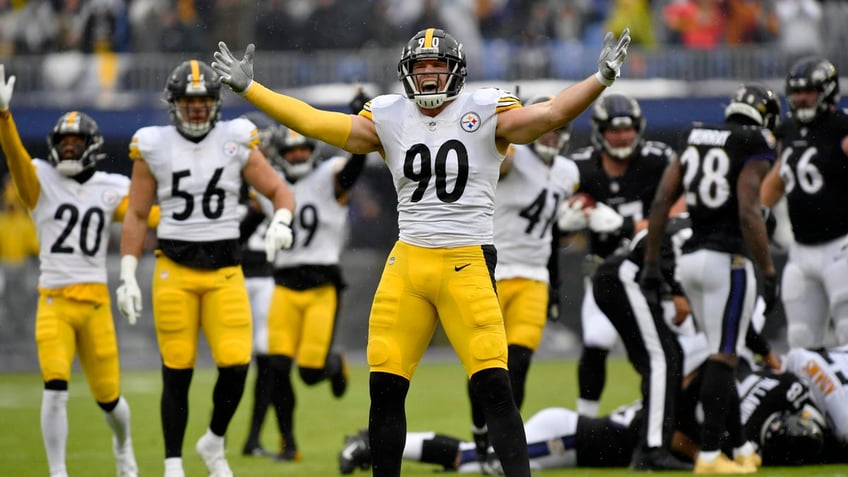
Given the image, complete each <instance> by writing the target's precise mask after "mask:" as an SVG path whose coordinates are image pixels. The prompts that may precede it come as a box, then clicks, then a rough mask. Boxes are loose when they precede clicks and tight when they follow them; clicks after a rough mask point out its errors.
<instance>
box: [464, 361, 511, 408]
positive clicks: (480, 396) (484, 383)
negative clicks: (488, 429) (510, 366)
mask: <svg viewBox="0 0 848 477" xmlns="http://www.w3.org/2000/svg"><path fill="white" fill-rule="evenodd" d="M470 387H471V392H472V394H473V395H474V397H475V399H477V402H478V403H479V404H480V405H481V406H482V407H483V409H485V410H487V412H486V414H489V413H495V414H500V413H503V412H505V411H506V410H509V409H511V408H512V407H513V406H515V403H514V401H513V397H512V385H511V384H510V381H509V373H507V371H506V370H505V369H502V368H489V369H484V370H482V371H477V372H476V373H474V375H472V376H471V380H470Z"/></svg>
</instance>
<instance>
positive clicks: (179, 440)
mask: <svg viewBox="0 0 848 477" xmlns="http://www.w3.org/2000/svg"><path fill="white" fill-rule="evenodd" d="M193 374H194V370H193V369H171V368H169V367H167V366H165V365H162V399H161V401H160V404H159V406H160V412H161V416H162V433H163V434H164V437H165V458H166V459H167V458H169V457H182V455H183V439H184V438H185V429H186V423H187V422H188V388H189V386H190V385H191V377H192V375H193Z"/></svg>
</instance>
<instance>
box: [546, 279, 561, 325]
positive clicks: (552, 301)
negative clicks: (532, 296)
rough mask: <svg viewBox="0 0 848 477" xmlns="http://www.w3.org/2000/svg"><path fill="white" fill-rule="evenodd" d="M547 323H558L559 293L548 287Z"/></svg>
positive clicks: (554, 288)
mask: <svg viewBox="0 0 848 477" xmlns="http://www.w3.org/2000/svg"><path fill="white" fill-rule="evenodd" d="M548 321H559V291H558V290H557V289H556V287H552V286H551V287H548Z"/></svg>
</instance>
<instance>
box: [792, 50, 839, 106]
mask: <svg viewBox="0 0 848 477" xmlns="http://www.w3.org/2000/svg"><path fill="white" fill-rule="evenodd" d="M805 91H815V92H816V93H817V94H816V97H815V100H812V101H809V100H807V98H800V96H801V95H800V94H798V93H803V92H805ZM838 101H839V75H838V74H837V72H836V66H834V65H833V63H831V62H830V61H828V60H826V59H824V58H820V57H817V56H809V57H805V58H801V59H799V60H798V61H796V62H795V63H794V64H793V65H792V66H791V67H790V68H789V73H788V74H787V75H786V103H787V104H788V105H789V110H790V111H791V112H792V116H794V117H795V118H796V119H798V121H800V122H802V123H810V122H812V121H813V120H814V119H816V118H817V117H818V116H819V115H820V114H821V113H823V112H825V111H827V110H829V109H830V108H831V107H833V106H834V105H835V104H836V103H837V102H838Z"/></svg>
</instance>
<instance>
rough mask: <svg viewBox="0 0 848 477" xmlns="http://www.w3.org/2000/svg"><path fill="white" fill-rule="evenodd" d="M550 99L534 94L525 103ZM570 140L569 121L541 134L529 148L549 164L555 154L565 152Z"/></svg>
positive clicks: (550, 98) (550, 97) (532, 103)
mask: <svg viewBox="0 0 848 477" xmlns="http://www.w3.org/2000/svg"><path fill="white" fill-rule="evenodd" d="M516 88H517V87H516ZM552 99H553V97H552V96H536V97H534V98H532V99H531V100H530V101H529V102H528V103H527V105H528V106H531V105H534V104H539V103H545V102H547V101H550V100H552ZM570 140H571V123H568V124H566V125H565V126H562V127H561V128H557V129H554V130H553V131H548V132H546V133H545V134H542V135H541V136H539V138H538V139H536V140H535V141H533V142H532V143H530V148H531V149H533V152H535V153H536V155H537V156H539V158H540V159H542V161H543V162H544V163H545V164H550V163H551V161H553V159H554V157H555V156H557V155H559V154H563V153H564V152H565V149H566V148H567V147H568V142H569V141H570Z"/></svg>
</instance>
